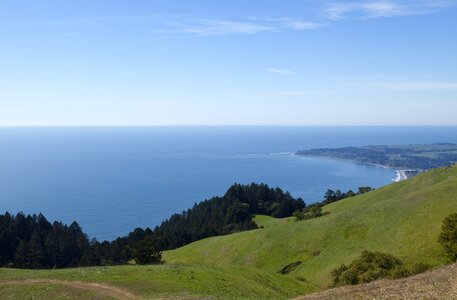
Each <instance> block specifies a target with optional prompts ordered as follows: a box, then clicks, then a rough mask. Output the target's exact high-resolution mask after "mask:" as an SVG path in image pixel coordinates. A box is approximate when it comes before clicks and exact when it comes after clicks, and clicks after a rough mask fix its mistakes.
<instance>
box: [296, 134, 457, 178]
mask: <svg viewBox="0 0 457 300" xmlns="http://www.w3.org/2000/svg"><path fill="white" fill-rule="evenodd" d="M296 154H297V155H302V156H313V157H327V158H337V159H347V160H352V161H357V162H361V163H366V164H374V165H379V166H383V167H387V168H392V169H397V177H396V178H395V181H402V180H405V179H407V178H409V177H411V176H415V175H417V174H419V173H421V172H423V171H426V170H430V169H433V168H439V167H444V166H447V165H451V164H453V163H455V162H457V144H452V143H436V144H420V145H412V144H410V145H391V146H385V145H376V146H363V147H344V148H320V149H310V150H300V151H298V152H297V153H296Z"/></svg>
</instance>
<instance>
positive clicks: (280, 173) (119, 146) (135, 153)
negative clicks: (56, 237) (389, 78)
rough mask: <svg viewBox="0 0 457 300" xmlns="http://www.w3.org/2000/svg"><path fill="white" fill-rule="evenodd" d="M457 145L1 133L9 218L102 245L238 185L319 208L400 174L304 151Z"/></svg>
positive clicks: (366, 132)
mask: <svg viewBox="0 0 457 300" xmlns="http://www.w3.org/2000/svg"><path fill="white" fill-rule="evenodd" d="M436 142H457V127H98V128H97V127H74V128H0V213H4V212H5V211H9V212H11V213H17V212H19V211H23V212H25V213H39V212H42V213H43V214H45V216H46V217H47V218H48V219H49V220H50V221H53V220H62V221H64V222H67V223H69V222H72V221H73V220H76V221H77V222H78V223H79V224H80V225H81V226H82V227H83V229H84V230H85V231H86V232H87V233H88V234H89V235H90V236H91V237H96V238H97V239H99V240H103V239H113V238H115V237H117V236H119V235H125V234H127V233H128V232H130V231H131V230H133V229H134V228H136V227H147V226H148V227H154V226H156V225H158V224H160V222H161V221H163V220H164V219H166V218H167V217H169V216H170V215H171V214H173V213H177V212H181V211H183V210H185V209H187V208H190V207H192V205H193V204H194V203H195V202H199V201H202V200H204V199H205V198H209V197H212V196H216V195H223V194H224V192H225V191H226V189H227V188H228V187H229V186H230V185H231V184H232V183H234V182H240V183H250V182H258V183H260V182H264V183H267V184H269V185H270V186H273V187H276V186H279V187H281V188H282V189H284V190H287V191H290V193H291V194H292V195H293V196H296V197H302V198H303V199H304V200H305V202H307V203H311V202H314V201H318V200H321V198H322V195H323V194H324V193H325V191H326V190H327V189H328V188H331V189H341V190H348V189H356V188H357V187H359V186H362V185H368V186H372V187H380V186H383V185H386V184H389V183H391V182H392V179H393V178H395V175H396V174H395V170H390V169H385V168H382V167H377V166H371V165H363V164H357V163H353V162H348V161H341V160H331V159H319V158H308V157H299V156H295V155H293V153H294V152H295V151H298V150H300V149H310V148H322V147H343V146H363V145H375V144H378V145H379V144H406V143H436Z"/></svg>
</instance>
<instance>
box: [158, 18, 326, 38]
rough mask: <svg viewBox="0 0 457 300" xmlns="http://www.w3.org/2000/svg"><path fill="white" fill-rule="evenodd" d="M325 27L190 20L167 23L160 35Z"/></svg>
mask: <svg viewBox="0 0 457 300" xmlns="http://www.w3.org/2000/svg"><path fill="white" fill-rule="evenodd" d="M322 26H324V24H321V23H318V22H310V21H305V20H299V19H291V18H279V19H272V18H265V19H260V18H250V19H238V20H228V19H189V20H186V21H185V22H183V21H180V22H166V23H165V24H163V26H162V28H161V29H160V30H157V32H159V33H174V34H192V35H195V36H198V37H210V36H220V35H233V34H242V35H243V34H244V35H249V34H256V33H262V32H281V31H286V30H294V31H302V30H311V29H317V28H320V27H322Z"/></svg>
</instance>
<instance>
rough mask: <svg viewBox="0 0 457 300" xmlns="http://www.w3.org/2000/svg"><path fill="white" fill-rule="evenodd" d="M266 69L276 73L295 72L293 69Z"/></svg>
mask: <svg viewBox="0 0 457 300" xmlns="http://www.w3.org/2000/svg"><path fill="white" fill-rule="evenodd" d="M267 70H268V71H270V72H273V73H276V74H280V75H294V74H297V73H295V72H294V71H292V70H287V69H275V68H268V69H267Z"/></svg>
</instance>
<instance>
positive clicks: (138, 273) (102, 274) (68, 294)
mask: <svg viewBox="0 0 457 300" xmlns="http://www.w3.org/2000/svg"><path fill="white" fill-rule="evenodd" d="M34 279H44V280H54V279H56V280H66V281H82V282H92V283H102V284H108V285H110V286H114V287H118V288H121V289H123V290H125V291H128V292H130V293H132V294H134V295H137V296H140V297H141V298H147V299H149V298H151V299H156V298H168V297H170V298H176V297H185V298H186V299H187V298H210V297H211V298H225V299H228V298H230V299H235V298H243V299H249V298H251V299H258V298H259V297H260V298H262V299H285V298H290V297H293V296H297V295H300V294H304V293H307V292H310V291H313V290H316V289H315V288H314V287H312V286H311V285H310V284H308V283H305V282H301V281H299V280H296V279H294V278H288V277H285V276H281V275H278V274H268V273H265V272H262V271H259V270H251V269H247V268H241V267H215V268H212V267H204V266H201V267H199V266H176V265H168V264H165V265H159V266H119V267H94V268H78V269H64V270H17V269H0V293H1V294H3V293H2V291H5V292H8V295H9V296H10V297H11V299H25V298H24V297H23V296H24V295H33V296H34V297H33V299H46V300H47V299H50V298H52V299H54V298H58V297H61V298H73V299H78V298H79V299H105V297H103V294H100V293H98V295H97V293H94V292H92V293H89V292H81V291H78V290H75V289H72V288H70V289H69V288H68V287H64V288H62V287H61V286H59V285H58V284H46V285H43V284H30V285H24V286H23V285H16V286H14V285H11V284H6V285H4V284H2V282H7V281H26V280H34ZM3 295H6V294H3ZM78 295H79V296H78ZM94 295H97V297H94ZM0 298H1V299H3V296H1V295H0Z"/></svg>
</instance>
